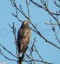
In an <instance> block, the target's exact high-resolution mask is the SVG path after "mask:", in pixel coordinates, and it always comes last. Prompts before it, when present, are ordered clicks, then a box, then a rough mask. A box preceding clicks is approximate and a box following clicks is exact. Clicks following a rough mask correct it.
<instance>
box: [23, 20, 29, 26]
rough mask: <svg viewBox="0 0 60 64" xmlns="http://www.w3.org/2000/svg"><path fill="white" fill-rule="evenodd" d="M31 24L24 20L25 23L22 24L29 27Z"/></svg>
mask: <svg viewBox="0 0 60 64" xmlns="http://www.w3.org/2000/svg"><path fill="white" fill-rule="evenodd" d="M29 24H30V22H29V21H27V20H24V21H23V22H22V26H28V25H29Z"/></svg>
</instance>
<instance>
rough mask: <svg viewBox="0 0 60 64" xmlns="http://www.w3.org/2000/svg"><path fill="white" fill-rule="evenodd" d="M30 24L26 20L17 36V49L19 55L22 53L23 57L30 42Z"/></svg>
mask: <svg viewBox="0 0 60 64" xmlns="http://www.w3.org/2000/svg"><path fill="white" fill-rule="evenodd" d="M29 24H30V22H29V21H27V20H25V21H23V22H22V25H21V27H20V28H19V30H18V36H17V48H18V54H20V53H22V55H24V54H25V52H26V50H27V48H28V44H29V41H30V35H31V34H30V28H29V26H28V25H29Z"/></svg>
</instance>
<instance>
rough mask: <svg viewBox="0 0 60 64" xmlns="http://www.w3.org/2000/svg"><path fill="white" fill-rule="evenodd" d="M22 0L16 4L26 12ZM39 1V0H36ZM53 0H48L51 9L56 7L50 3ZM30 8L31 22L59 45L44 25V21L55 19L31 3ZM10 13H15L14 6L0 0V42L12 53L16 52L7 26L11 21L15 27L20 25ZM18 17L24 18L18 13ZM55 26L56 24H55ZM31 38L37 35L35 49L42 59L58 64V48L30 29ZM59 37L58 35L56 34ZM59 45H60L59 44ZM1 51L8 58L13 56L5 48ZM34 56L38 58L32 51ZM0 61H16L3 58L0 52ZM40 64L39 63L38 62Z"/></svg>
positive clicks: (49, 27) (59, 61)
mask: <svg viewBox="0 0 60 64" xmlns="http://www.w3.org/2000/svg"><path fill="white" fill-rule="evenodd" d="M23 1H24V0H21V1H20V0H18V2H17V4H18V5H19V4H23V5H22V7H23V9H24V11H25V13H26V14H27V9H26V6H25V1H24V2H23ZM36 1H37V2H38V3H39V0H36ZM52 1H53V0H51V1H50V2H49V8H50V10H51V11H54V10H57V8H54V5H53V3H52ZM29 8H30V16H31V20H32V22H33V23H34V24H35V25H36V24H37V29H38V30H39V31H40V32H41V33H42V34H43V35H44V36H45V37H46V38H47V39H48V40H50V41H51V42H53V43H55V44H57V45H59V43H58V42H57V40H56V39H55V35H54V33H53V31H52V30H51V26H47V25H45V22H47V23H49V20H50V19H51V20H52V21H53V22H54V23H56V21H55V20H54V19H53V18H52V17H51V16H50V15H49V14H48V13H46V12H45V11H44V10H42V9H39V8H37V7H36V6H35V5H33V4H32V3H31V4H30V6H29ZM12 13H15V8H13V7H12V5H11V3H10V1H9V0H1V1H0V43H1V44H2V45H3V46H5V47H6V48H7V49H8V50H9V51H11V52H12V53H13V54H16V52H15V51H16V50H15V45H14V35H13V33H12V30H11V28H10V27H9V24H10V25H12V22H15V26H16V28H17V31H18V28H19V27H20V25H21V22H19V21H18V20H17V19H16V18H15V17H13V16H12ZM19 17H20V19H22V20H25V19H26V18H24V17H23V16H22V15H21V14H19ZM56 27H57V26H56ZM56 32H57V35H59V32H60V31H59V30H58V28H57V29H56ZM31 34H32V35H31V40H30V41H33V39H34V37H37V38H36V40H37V43H36V44H35V45H36V46H37V49H38V50H39V53H40V54H41V56H42V57H43V59H44V60H45V61H47V62H51V63H55V64H60V50H59V49H57V48H55V47H53V46H52V45H50V44H48V43H46V42H45V41H44V40H43V39H42V38H40V37H39V36H38V35H36V33H34V32H32V31H31ZM58 37H60V35H59V36H58ZM59 46H60V45H59ZM0 48H1V47H0ZM1 49H2V48H1ZM2 52H3V53H4V54H5V55H6V56H7V57H9V58H13V59H15V58H14V57H12V56H11V55H10V54H8V53H7V52H5V50H3V49H2ZM33 56H34V57H35V58H38V56H37V55H36V54H35V53H34V55H33ZM0 62H6V64H13V63H14V64H16V62H14V61H13V62H12V61H9V60H7V59H5V58H4V57H3V56H2V55H1V54H0ZM39 64H40V63H39Z"/></svg>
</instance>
